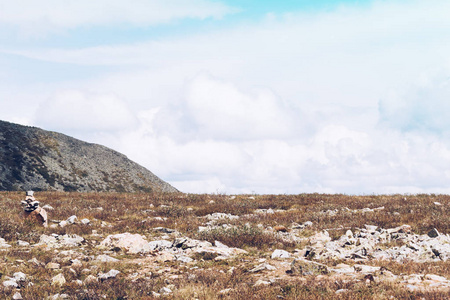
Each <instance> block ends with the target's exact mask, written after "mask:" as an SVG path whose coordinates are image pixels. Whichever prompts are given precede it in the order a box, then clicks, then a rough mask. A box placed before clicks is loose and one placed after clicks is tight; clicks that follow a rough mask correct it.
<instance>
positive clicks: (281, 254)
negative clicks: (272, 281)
mask: <svg viewBox="0 0 450 300" xmlns="http://www.w3.org/2000/svg"><path fill="white" fill-rule="evenodd" d="M290 257H291V254H290V253H289V252H287V251H285V250H281V249H277V250H275V251H273V253H272V256H271V258H272V259H275V258H290Z"/></svg>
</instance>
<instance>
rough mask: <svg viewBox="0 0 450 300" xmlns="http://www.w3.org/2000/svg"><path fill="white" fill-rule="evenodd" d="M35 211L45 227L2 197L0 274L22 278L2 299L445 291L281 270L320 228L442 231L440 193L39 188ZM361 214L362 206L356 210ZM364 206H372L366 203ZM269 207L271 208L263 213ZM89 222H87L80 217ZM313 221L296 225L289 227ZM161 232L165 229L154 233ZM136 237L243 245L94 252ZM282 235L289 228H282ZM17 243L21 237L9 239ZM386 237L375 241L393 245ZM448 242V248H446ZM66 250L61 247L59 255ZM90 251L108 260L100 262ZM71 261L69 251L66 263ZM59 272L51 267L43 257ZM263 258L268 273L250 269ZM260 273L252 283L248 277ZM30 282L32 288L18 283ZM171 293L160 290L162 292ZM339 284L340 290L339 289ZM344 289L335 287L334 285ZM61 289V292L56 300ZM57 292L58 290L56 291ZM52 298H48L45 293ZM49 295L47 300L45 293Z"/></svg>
mask: <svg viewBox="0 0 450 300" xmlns="http://www.w3.org/2000/svg"><path fill="white" fill-rule="evenodd" d="M35 196H36V199H37V200H38V201H40V202H41V206H43V205H45V204H48V205H50V206H51V207H53V210H49V211H48V215H49V225H54V226H50V227H49V228H43V227H42V226H40V225H39V224H35V223H33V222H30V221H27V220H24V219H23V215H22V212H23V210H22V207H21V205H20V201H21V200H23V198H24V193H17V192H2V193H0V204H1V205H0V238H3V239H5V241H6V243H8V244H9V245H11V247H9V248H5V249H3V251H2V252H1V253H2V255H1V256H0V276H1V278H0V281H1V282H3V281H5V280H6V279H7V278H8V277H12V276H13V273H15V272H23V273H24V274H26V275H27V281H28V282H27V284H26V285H24V286H23V287H21V288H20V289H14V288H9V287H5V286H4V285H0V295H4V297H5V298H6V299H12V297H13V295H14V294H15V293H17V292H19V293H20V294H21V296H22V297H23V299H45V298H46V297H54V298H52V299H63V298H64V297H67V298H68V299H153V298H157V297H161V298H164V299H449V298H450V293H449V291H448V289H433V288H430V289H426V290H424V289H419V290H411V289H407V288H405V284H402V283H401V282H400V281H401V280H400V279H399V280H393V281H386V280H372V279H370V280H369V279H364V278H360V277H358V276H356V277H354V278H353V279H349V278H347V277H339V276H337V275H333V274H311V275H301V274H300V275H289V274H287V273H286V272H285V271H286V268H287V267H288V265H289V264H290V263H291V261H292V260H293V258H294V257H295V255H300V254H296V253H301V252H302V251H303V250H304V249H306V248H307V247H308V246H309V244H310V243H311V241H310V240H309V238H310V237H312V236H314V235H315V234H316V233H318V232H323V231H324V230H326V231H327V232H328V234H329V236H330V238H331V240H332V241H334V240H337V239H339V238H340V237H341V236H342V235H344V234H345V233H346V232H347V230H351V231H353V232H355V231H357V230H359V229H360V228H364V225H367V224H369V225H374V226H378V228H384V229H387V228H394V227H398V226H401V225H404V224H407V225H410V226H411V231H412V232H413V233H415V234H417V235H421V234H427V233H428V232H429V231H430V230H431V229H433V228H435V229H437V230H438V231H439V232H440V233H441V234H444V235H445V234H448V233H449V232H450V217H449V216H450V196H447V195H371V196H370V195H369V196H348V195H324V194H301V195H237V196H230V195H220V194H218V195H210V194H205V195H197V194H182V193H178V194H120V193H60V192H37V193H35ZM365 209H366V210H365ZM369 209H370V210H369ZM267 210H269V212H268V211H267ZM214 213H225V214H229V215H230V216H231V215H232V216H235V217H234V218H224V219H221V220H219V221H216V223H215V225H214V226H215V227H213V228H209V229H208V230H199V227H202V226H203V227H205V226H207V225H205V224H206V223H207V222H208V219H207V218H206V216H208V215H211V214H214ZM72 215H75V216H77V219H78V221H77V222H75V224H71V225H67V226H64V227H62V226H60V225H58V224H59V223H60V221H63V220H66V219H67V218H69V217H70V216H72ZM82 219H88V220H89V221H90V223H89V224H83V223H81V222H80V220H82ZM308 221H310V222H312V224H311V225H309V226H306V227H304V228H302V229H301V230H296V231H295V237H296V238H295V239H292V238H287V237H289V236H292V235H293V232H294V230H293V229H292V228H295V225H296V224H297V225H298V224H304V223H305V222H308ZM158 227H163V228H168V229H171V230H172V231H173V232H168V233H167V232H166V233H161V232H160V231H157V230H155V228H158ZM125 232H129V233H133V234H140V235H142V236H143V237H145V238H146V240H148V241H152V240H161V239H166V240H169V241H172V240H173V239H175V238H177V237H187V238H191V239H195V240H201V241H209V242H211V243H214V242H215V241H220V242H222V243H223V244H225V245H227V246H229V247H235V248H240V249H243V250H245V251H246V253H245V254H240V255H237V256H234V257H231V258H229V259H224V260H217V259H215V258H216V256H217V255H214V254H207V253H206V254H205V253H197V254H196V255H194V256H193V257H192V258H193V260H192V261H190V262H182V261H177V260H169V261H163V260H159V259H158V258H159V257H160V253H157V251H156V252H152V253H146V254H132V253H128V252H127V251H124V250H123V249H112V250H111V249H108V250H105V249H102V248H99V247H98V244H99V243H101V241H102V240H103V239H105V238H106V237H107V236H108V235H111V234H118V233H125ZM43 234H45V235H51V234H55V235H58V236H61V235H64V234H68V235H74V234H76V235H79V236H81V237H83V238H84V239H85V243H84V244H83V246H81V247H77V248H75V249H74V248H71V249H64V248H59V249H49V248H46V247H42V246H34V245H35V244H36V243H38V242H39V240H40V237H41V236H42V235H43ZM289 234H290V235H289ZM18 241H23V242H27V243H30V246H23V245H19V243H18ZM400 246H401V242H399V241H392V242H390V244H385V245H383V247H400ZM447 246H449V245H447ZM275 249H282V250H286V251H288V252H289V253H291V254H292V258H290V259H284V260H283V259H272V258H271V254H272V253H273V251H274V250H275ZM64 251H66V252H64ZM100 254H107V255H109V256H111V257H114V258H117V259H118V260H119V261H117V262H108V263H106V262H98V261H96V260H94V259H93V258H95V257H96V256H98V255H100ZM74 257H79V260H78V261H77V262H76V264H75V263H74V262H73V258H74ZM52 262H54V263H57V264H59V267H57V268H50V267H49V263H52ZM263 262H267V263H269V264H271V265H272V266H274V269H275V270H272V271H271V270H263V271H261V272H250V271H249V270H251V269H253V268H254V267H255V266H257V265H258V264H260V263H263ZM321 263H325V264H326V265H328V266H329V267H333V266H336V265H338V264H342V263H345V264H348V265H349V266H353V265H355V264H356V263H357V262H356V261H354V260H351V259H349V260H329V261H325V262H323V261H322V262H321ZM364 264H365V265H369V266H380V267H383V268H384V269H386V270H389V272H391V273H393V274H395V275H396V276H399V278H400V276H408V275H412V274H420V275H422V276H425V275H426V274H434V275H438V276H442V277H445V278H447V279H448V278H450V260H441V261H428V262H414V261H401V262H399V261H389V260H386V261H379V260H370V259H369V260H365V261H364ZM110 269H115V270H118V271H120V273H119V275H117V276H116V277H115V278H112V279H109V280H104V281H101V280H97V281H92V282H89V281H88V280H86V279H87V277H88V276H94V277H95V276H97V275H98V274H99V273H106V272H107V271H108V270H110ZM60 273H61V274H63V275H64V277H65V279H66V282H65V283H64V284H61V285H55V284H53V285H52V278H53V277H54V276H55V275H57V274H60ZM258 280H260V283H261V282H263V283H262V284H258ZM29 282H31V283H32V285H30V284H28V283H29ZM164 287H169V288H170V289H171V290H172V292H170V293H167V294H164V293H163V292H161V289H162V288H164ZM337 291H338V292H337ZM339 291H342V292H339ZM58 294H59V295H60V298H55V297H57V296H58ZM61 294H65V295H63V296H61ZM55 295H56V296H55ZM49 299H50V298H49Z"/></svg>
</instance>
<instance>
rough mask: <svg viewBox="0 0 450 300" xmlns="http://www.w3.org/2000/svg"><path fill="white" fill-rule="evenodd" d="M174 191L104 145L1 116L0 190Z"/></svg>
mask: <svg viewBox="0 0 450 300" xmlns="http://www.w3.org/2000/svg"><path fill="white" fill-rule="evenodd" d="M30 189H32V190H37V191H40V190H55V191H70V192H74V191H77V192H151V191H160V192H177V190H176V189H175V188H174V187H172V186H171V185H170V184H168V183H166V182H164V181H163V180H161V179H160V178H158V177H157V176H155V175H154V174H153V173H152V172H150V171H149V170H147V169H146V168H144V167H142V166H140V165H139V164H137V163H135V162H133V161H131V160H129V159H128V158H127V157H126V156H125V155H123V154H121V153H119V152H117V151H114V150H112V149H109V148H107V147H104V146H101V145H97V144H91V143H87V142H83V141H81V140H78V139H75V138H72V137H70V136H67V135H64V134H61V133H57V132H51V131H46V130H42V129H40V128H36V127H29V126H22V125H18V124H13V123H9V122H5V121H0V190H4V191H14V190H30Z"/></svg>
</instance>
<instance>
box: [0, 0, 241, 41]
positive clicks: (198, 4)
mask: <svg viewBox="0 0 450 300" xmlns="http://www.w3.org/2000/svg"><path fill="white" fill-rule="evenodd" d="M0 7H1V9H0V23H4V24H8V25H13V26H17V27H19V28H20V30H21V31H22V33H24V34H27V35H36V34H46V33H49V32H54V31H59V30H65V29H74V28H77V27H89V26H113V25H124V24H125V25H131V26H137V27H145V26H151V25H155V24H160V23H168V22H171V21H174V20H177V19H183V18H195V19H205V18H210V17H212V18H221V17H223V16H224V15H226V14H228V13H232V12H235V11H236V10H235V9H233V8H230V7H228V6H226V5H224V4H222V3H220V2H216V1H209V0H189V1H184V0H127V1H123V0H95V1H87V0H65V1H59V0H41V1H39V2H37V1H33V0H17V1H9V0H1V1H0Z"/></svg>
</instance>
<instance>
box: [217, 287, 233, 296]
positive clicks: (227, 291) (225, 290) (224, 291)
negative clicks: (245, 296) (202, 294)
mask: <svg viewBox="0 0 450 300" xmlns="http://www.w3.org/2000/svg"><path fill="white" fill-rule="evenodd" d="M231 291H232V289H230V288H228V289H223V290H220V291H219V295H228V294H229V293H230V292H231Z"/></svg>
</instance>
